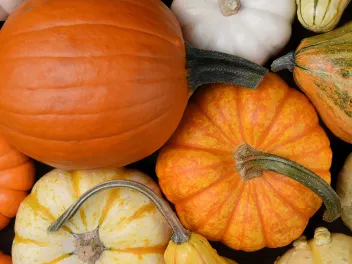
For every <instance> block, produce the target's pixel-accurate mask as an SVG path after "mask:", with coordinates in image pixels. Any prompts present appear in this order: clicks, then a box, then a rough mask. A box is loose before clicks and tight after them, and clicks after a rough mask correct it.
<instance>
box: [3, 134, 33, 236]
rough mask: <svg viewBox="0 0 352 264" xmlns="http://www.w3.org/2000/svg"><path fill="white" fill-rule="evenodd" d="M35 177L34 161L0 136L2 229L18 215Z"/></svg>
mask: <svg viewBox="0 0 352 264" xmlns="http://www.w3.org/2000/svg"><path fill="white" fill-rule="evenodd" d="M34 177H35V168H34V164H33V162H32V161H31V160H30V159H29V158H28V157H26V156H25V155H23V154H22V153H20V152H18V151H17V150H15V149H14V148H13V147H12V146H10V145H9V144H8V143H7V141H6V140H5V139H4V138H3V137H2V136H0V230H1V229H3V228H5V227H6V226H7V225H8V224H9V222H10V219H11V218H13V217H15V216H16V213H17V210H18V207H19V206H20V203H21V202H22V200H23V199H24V198H25V197H26V196H27V191H28V190H30V189H31V188H32V185H33V183H34Z"/></svg>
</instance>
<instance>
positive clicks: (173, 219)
mask: <svg viewBox="0 0 352 264" xmlns="http://www.w3.org/2000/svg"><path fill="white" fill-rule="evenodd" d="M114 188H129V189H132V190H135V191H138V192H140V193H142V194H144V195H145V196H146V197H148V198H149V199H150V200H151V201H152V202H153V203H154V204H155V206H156V207H157V208H158V210H159V211H160V213H161V214H162V215H163V216H164V217H165V218H166V220H167V222H168V223H169V225H170V227H171V229H172V232H173V235H172V237H171V240H172V241H173V242H174V243H175V244H183V243H186V242H187V241H188V240H189V237H190V232H189V231H188V230H187V229H185V228H184V227H183V225H182V224H181V222H180V220H179V219H178V218H177V216H176V214H175V213H174V212H173V211H172V210H171V208H170V207H169V205H168V204H167V203H166V202H165V201H164V200H162V199H161V198H160V197H159V196H158V195H157V194H156V193H155V192H153V191H152V190H151V189H150V188H148V187H147V186H145V185H143V184H141V183H138V182H135V181H129V180H112V181H107V182H104V183H101V184H99V185H97V186H95V187H93V188H92V189H90V190H88V191H87V192H85V193H84V194H83V195H82V196H81V197H80V198H79V199H78V200H77V201H76V202H75V203H74V204H72V205H71V206H70V207H69V208H68V209H67V210H66V211H65V212H64V213H63V214H62V215H61V216H60V217H59V218H58V219H57V220H56V221H55V222H54V223H52V224H51V225H50V226H49V227H48V232H54V231H57V230H58V229H60V227H61V226H62V225H63V224H64V223H65V222H66V221H68V220H69V219H71V218H72V217H73V216H74V215H75V214H76V213H77V212H78V210H79V209H80V208H81V207H82V205H83V204H84V203H85V202H86V201H87V200H89V199H90V198H91V197H93V196H94V195H96V194H97V193H99V192H101V191H104V190H108V189H114Z"/></svg>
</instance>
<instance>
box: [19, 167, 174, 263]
mask: <svg viewBox="0 0 352 264" xmlns="http://www.w3.org/2000/svg"><path fill="white" fill-rule="evenodd" d="M114 179H115V180H116V179H117V180H119V179H120V180H121V179H124V180H131V181H133V182H137V183H140V184H142V185H145V186H148V187H149V188H150V189H151V190H153V191H154V192H155V195H156V196H157V197H158V196H159V197H160V196H161V192H160V189H159V188H158V186H157V185H156V184H155V182H154V181H153V180H152V179H151V178H150V177H148V176H147V175H145V174H143V173H141V172H139V171H136V170H128V169H125V168H119V169H104V170H85V171H80V170H77V171H63V170H58V169H56V170H52V171H51V172H49V173H47V174H46V175H44V176H43V177H42V178H40V179H39V181H37V182H36V184H35V185H34V187H33V190H32V192H31V194H30V195H28V196H27V197H26V199H25V200H24V201H23V202H22V204H21V206H20V208H19V210H18V214H17V216H16V222H15V239H14V242H13V245H12V260H13V263H14V264H59V263H60V264H61V263H62V264H63V263H65V264H98V263H99V264H100V263H101V264H102V263H106V264H114V263H123V264H145V263H153V264H164V258H163V254H164V251H165V248H166V247H167V243H168V241H169V239H170V237H171V229H170V228H169V226H168V224H167V222H166V221H165V220H164V218H163V216H162V215H161V214H160V213H159V212H158V210H157V208H156V207H155V206H154V204H153V203H152V202H151V201H150V200H149V199H148V198H147V197H145V196H144V195H143V194H141V193H139V192H136V191H133V190H129V189H117V190H107V191H105V192H102V193H99V194H98V195H96V196H94V197H92V198H91V199H90V200H89V201H88V202H86V203H85V204H84V206H83V207H82V208H79V210H78V211H79V212H78V213H77V214H76V215H75V216H74V217H73V218H72V219H71V220H70V221H68V222H66V223H65V225H64V226H63V227H62V228H61V229H60V230H59V231H58V232H56V233H50V232H47V229H48V227H49V226H50V224H51V223H52V222H54V221H55V220H56V219H57V218H58V217H59V216H60V215H61V214H62V213H63V212H65V211H66V210H67V209H68V208H69V207H70V206H71V204H73V203H74V202H75V201H76V200H77V199H78V198H79V197H80V196H81V195H83V194H84V193H85V192H86V191H88V190H89V189H91V188H92V187H94V186H96V185H99V184H100V183H102V182H105V181H109V180H114ZM160 199H162V198H160ZM70 209H71V208H70Z"/></svg>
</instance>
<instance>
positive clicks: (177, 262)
mask: <svg viewBox="0 0 352 264" xmlns="http://www.w3.org/2000/svg"><path fill="white" fill-rule="evenodd" d="M164 258H165V263H166V264H195V263H203V264H236V263H237V262H235V261H233V260H229V259H226V258H224V257H221V256H219V255H218V253H217V252H216V250H215V249H213V248H212V246H211V245H210V244H209V242H208V241H207V239H206V238H205V237H203V236H201V235H199V234H196V233H191V236H190V239H189V241H188V242H186V243H183V244H181V245H177V244H175V243H174V242H173V241H170V242H169V245H168V247H167V249H166V250H165V253H164Z"/></svg>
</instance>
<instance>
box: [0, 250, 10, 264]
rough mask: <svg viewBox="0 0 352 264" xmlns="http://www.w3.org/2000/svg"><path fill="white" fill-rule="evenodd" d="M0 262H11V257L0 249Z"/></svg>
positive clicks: (1, 263)
mask: <svg viewBox="0 0 352 264" xmlns="http://www.w3.org/2000/svg"><path fill="white" fill-rule="evenodd" d="M0 264H12V262H11V257H10V256H8V255H5V254H4V253H3V252H1V251H0Z"/></svg>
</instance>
